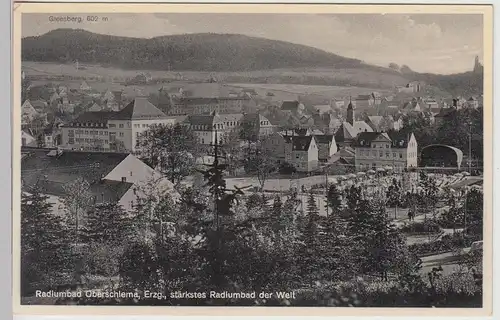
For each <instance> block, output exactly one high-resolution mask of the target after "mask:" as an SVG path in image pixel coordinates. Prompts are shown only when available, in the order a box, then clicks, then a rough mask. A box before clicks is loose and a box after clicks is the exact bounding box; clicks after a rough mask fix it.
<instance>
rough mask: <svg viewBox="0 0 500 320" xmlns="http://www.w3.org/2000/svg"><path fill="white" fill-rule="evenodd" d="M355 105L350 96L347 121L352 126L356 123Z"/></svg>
mask: <svg viewBox="0 0 500 320" xmlns="http://www.w3.org/2000/svg"><path fill="white" fill-rule="evenodd" d="M354 109H355V108H354V106H353V105H352V99H351V97H350V96H349V104H348V105H347V122H349V123H350V124H351V126H353V125H354Z"/></svg>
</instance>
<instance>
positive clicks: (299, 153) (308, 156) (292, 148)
mask: <svg viewBox="0 0 500 320" xmlns="http://www.w3.org/2000/svg"><path fill="white" fill-rule="evenodd" d="M285 161H286V162H288V163H290V164H292V165H293V166H294V167H295V168H296V169H297V171H300V172H311V171H314V170H316V169H317V168H318V145H317V143H316V139H315V138H314V136H312V135H309V136H287V137H285Z"/></svg>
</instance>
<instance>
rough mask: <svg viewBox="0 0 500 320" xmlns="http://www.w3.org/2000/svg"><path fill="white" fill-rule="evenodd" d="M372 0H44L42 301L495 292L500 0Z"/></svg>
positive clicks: (38, 227)
mask: <svg viewBox="0 0 500 320" xmlns="http://www.w3.org/2000/svg"><path fill="white" fill-rule="evenodd" d="M186 6H187V7H189V5H186ZM283 6H284V7H285V6H287V5H283ZM111 7H113V8H114V9H113V8H111ZM263 7H264V9H263V10H265V7H266V5H263ZM371 7H373V8H374V9H373V13H367V12H366V9H365V10H364V11H363V13H356V11H355V10H353V11H352V12H351V13H345V12H340V11H339V13H336V12H335V5H331V8H332V9H331V10H330V11H331V12H324V13H308V12H307V10H304V11H303V13H296V12H295V11H294V12H291V13H287V10H285V9H284V10H283V12H282V13H276V12H273V13H265V12H263V13H250V12H249V13H244V12H240V11H238V13H230V12H226V13H223V12H221V13H215V12H206V13H199V12H197V13H195V12H172V13H168V12H163V10H159V12H158V13H153V12H148V13H143V12H139V11H138V12H136V13H132V12H123V13H122V12H119V11H120V5H119V4H114V5H110V6H109V8H108V10H107V11H108V13H106V12H105V11H104V10H103V11H100V12H99V13H94V12H89V13H85V12H83V13H75V12H69V13H64V12H63V13H61V12H54V13H47V12H46V11H43V13H41V12H40V13H36V12H30V13H22V15H21V18H20V20H21V22H20V23H19V25H20V26H21V31H20V35H21V39H20V40H19V42H20V52H18V53H16V54H17V55H18V56H20V63H19V68H18V69H15V72H17V73H18V75H17V76H18V77H19V78H20V81H19V84H20V86H21V88H20V89H19V90H18V92H19V93H20V94H19V95H18V96H14V99H17V100H18V102H17V105H18V106H19V109H18V110H17V111H15V112H17V114H18V116H17V117H15V119H17V120H18V122H19V123H16V124H15V125H14V129H15V130H17V131H16V132H15V134H16V136H14V137H15V138H14V139H16V142H15V145H17V146H18V148H14V150H13V152H14V153H17V154H18V155H20V157H18V160H17V161H18V164H17V166H18V167H19V170H20V174H18V175H19V187H20V188H18V189H17V190H16V189H14V190H13V192H14V193H16V192H17V193H18V194H20V195H19V197H18V199H19V201H20V205H18V207H19V211H20V212H18V213H14V214H17V216H18V217H19V218H18V220H19V226H16V225H14V230H16V228H18V230H19V231H18V233H19V237H18V238H19V241H18V243H16V242H14V246H15V247H17V248H18V250H19V261H18V268H19V271H18V272H19V279H18V280H14V281H18V286H19V295H20V304H21V305H22V306H27V305H30V306H37V305H51V306H61V305H63V306H76V307H78V306H164V307H172V306H190V307H218V306H219V307H220V306H233V307H250V306H251V307H283V308H286V307H353V308H367V307H385V308H403V307H406V308H464V309H467V308H475V309H481V308H483V307H484V306H485V305H484V303H485V299H489V297H486V296H485V288H484V284H485V283H488V285H490V284H491V279H489V280H488V279H483V274H484V270H485V268H486V267H487V266H486V265H485V264H486V263H487V261H490V260H489V259H488V260H487V259H486V256H485V255H484V254H483V241H485V243H484V246H485V247H486V246H491V243H486V241H488V239H491V237H487V233H488V232H490V231H489V230H490V229H489V227H490V226H488V225H486V224H488V223H486V224H485V221H491V218H488V219H490V220H487V217H488V216H487V215H488V214H491V212H487V211H486V209H485V208H486V207H485V201H490V200H489V199H490V197H491V194H490V192H491V190H490V189H487V188H486V185H487V184H485V180H484V179H486V180H487V181H491V180H488V179H490V177H488V175H491V169H490V168H489V167H488V166H491V152H490V151H489V150H490V149H491V145H490V144H491V137H489V136H487V135H488V133H487V132H490V131H486V128H487V127H488V130H491V126H492V122H491V118H489V119H487V117H490V116H487V117H486V118H485V115H491V108H492V105H491V90H492V88H491V87H490V85H491V84H487V83H486V82H485V75H486V74H489V75H490V76H491V72H492V71H491V70H490V68H492V66H491V61H490V60H487V59H486V58H485V57H486V55H488V56H490V55H491V53H490V52H487V51H486V50H491V49H485V48H487V47H486V46H485V43H486V41H491V40H489V38H488V40H485V39H486V36H485V30H486V29H488V27H489V26H488V25H486V24H485V23H487V22H486V20H485V15H484V12H489V11H488V10H487V9H488V7H487V6H485V7H483V11H481V10H478V6H476V7H475V11H474V10H471V12H467V8H465V9H464V10H462V11H460V13H445V12H442V11H440V12H438V13H434V12H432V11H431V10H429V12H426V11H425V10H424V11H422V10H420V11H418V12H413V11H411V10H408V12H409V13H404V10H405V9H404V6H399V9H398V10H400V11H401V12H395V13H381V12H379V11H377V10H375V9H376V6H371ZM479 8H481V7H479ZM485 8H486V9H485ZM115 9H116V10H115ZM482 12H483V13H482ZM490 19H491V18H490ZM490 22H491V21H490V20H488V23H490ZM488 48H489V47H488ZM488 59H489V58H488ZM485 92H490V96H489V97H490V98H488V99H487V98H486V93H485ZM483 119H485V120H483ZM485 121H487V122H485ZM489 134H490V135H491V133H489ZM487 139H490V140H487ZM485 141H490V142H485ZM486 150H488V151H486ZM485 177H486V178H485ZM489 188H491V186H490V187H489ZM483 262H484V264H483ZM488 263H489V262H488ZM488 267H489V268H491V266H488ZM488 303H489V302H488Z"/></svg>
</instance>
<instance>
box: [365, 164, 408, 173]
mask: <svg viewBox="0 0 500 320" xmlns="http://www.w3.org/2000/svg"><path fill="white" fill-rule="evenodd" d="M383 166H385V164H377V163H371V164H370V163H360V164H359V165H358V168H359V169H360V170H370V169H376V168H379V167H383ZM403 168H404V166H403V165H398V164H396V165H394V170H395V171H402V169H403Z"/></svg>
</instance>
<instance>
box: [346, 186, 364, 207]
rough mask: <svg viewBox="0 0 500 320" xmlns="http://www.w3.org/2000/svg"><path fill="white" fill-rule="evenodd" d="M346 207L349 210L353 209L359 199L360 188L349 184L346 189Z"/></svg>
mask: <svg viewBox="0 0 500 320" xmlns="http://www.w3.org/2000/svg"><path fill="white" fill-rule="evenodd" d="M346 192H347V194H346V199H347V207H348V208H349V209H350V210H355V209H356V208H357V206H358V204H359V202H360V201H361V188H360V187H356V186H351V187H350V188H349V189H347V190H346Z"/></svg>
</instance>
